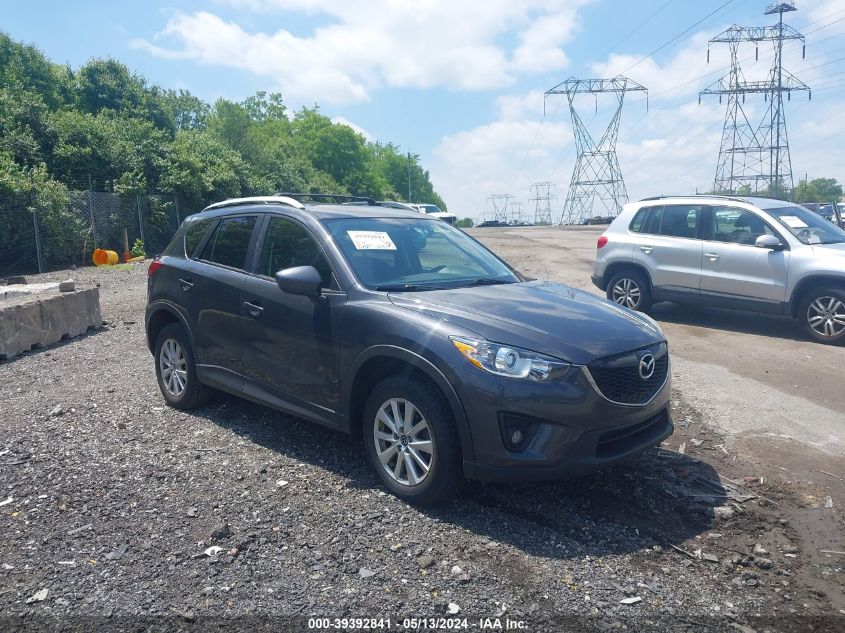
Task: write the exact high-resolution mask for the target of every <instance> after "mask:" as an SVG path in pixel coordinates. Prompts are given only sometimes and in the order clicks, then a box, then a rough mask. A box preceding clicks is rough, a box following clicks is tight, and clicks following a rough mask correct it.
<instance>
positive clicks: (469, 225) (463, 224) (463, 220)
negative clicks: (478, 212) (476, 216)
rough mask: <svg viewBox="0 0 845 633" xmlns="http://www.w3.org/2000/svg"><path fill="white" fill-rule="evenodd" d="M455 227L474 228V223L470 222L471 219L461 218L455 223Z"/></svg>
mask: <svg viewBox="0 0 845 633" xmlns="http://www.w3.org/2000/svg"><path fill="white" fill-rule="evenodd" d="M455 226H457V227H458V228H459V229H471V228H472V227H474V226H475V222H473V221H472V218H461V219H460V220H458V221H457V222H455Z"/></svg>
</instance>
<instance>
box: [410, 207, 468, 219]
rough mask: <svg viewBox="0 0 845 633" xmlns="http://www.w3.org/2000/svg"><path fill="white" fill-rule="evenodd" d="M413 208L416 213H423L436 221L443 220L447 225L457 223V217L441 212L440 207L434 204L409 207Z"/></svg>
mask: <svg viewBox="0 0 845 633" xmlns="http://www.w3.org/2000/svg"><path fill="white" fill-rule="evenodd" d="M410 206H412V207H415V208H416V209H417V211H419V212H420V213H425V214H426V215H428V216H431V217H432V218H437V219H438V220H443V221H444V222H448V223H449V224H454V223H455V222H457V221H458V216H456V215H454V214H452V213H448V212H446V211H441V210H440V207H438V206H437V205H436V204H412V205H410Z"/></svg>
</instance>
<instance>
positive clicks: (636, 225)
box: [628, 208, 648, 233]
mask: <svg viewBox="0 0 845 633" xmlns="http://www.w3.org/2000/svg"><path fill="white" fill-rule="evenodd" d="M646 215H648V208H644V209H640V210H639V211H637V213H636V215H635V216H634V219H633V220H631V224H630V225H628V228H629V229H630V230H631V231H633V232H634V233H642V231H643V223H644V222H645V216H646Z"/></svg>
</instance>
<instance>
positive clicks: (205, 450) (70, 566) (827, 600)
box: [0, 265, 845, 631]
mask: <svg viewBox="0 0 845 633" xmlns="http://www.w3.org/2000/svg"><path fill="white" fill-rule="evenodd" d="M69 274H72V275H73V276H74V277H75V279H76V280H77V283H78V284H80V285H85V284H93V283H98V284H100V291H101V303H102V312H103V318H104V319H105V320H106V321H107V325H106V326H105V327H104V329H102V330H100V331H98V332H95V333H91V334H89V335H87V336H84V337H82V338H79V339H76V340H73V341H68V342H64V343H62V344H59V345H57V346H54V347H51V348H48V349H43V350H36V351H33V352H31V353H29V354H26V355H23V356H21V357H20V358H18V359H16V360H14V361H12V362H7V363H2V364H0V385H2V423H0V614H4V615H2V616H0V618H3V620H2V622H3V624H0V626H3V628H15V627H17V628H37V627H38V626H39V625H43V626H48V625H50V623H51V622H52V623H55V622H56V621H58V622H72V621H75V622H77V623H80V624H79V626H80V627H82V628H81V629H80V630H83V629H91V628H95V626H94V625H95V624H97V623H99V624H101V625H104V626H106V627H107V628H118V627H119V626H123V625H124V624H126V623H127V622H135V623H137V622H139V620H137V619H135V618H139V617H140V618H148V620H146V622H147V623H148V624H150V623H151V626H152V625H158V626H161V627H162V628H163V630H172V629H175V628H189V629H190V628H193V629H195V630H204V629H207V628H209V627H210V624H211V623H212V622H216V623H217V624H219V623H220V622H221V621H222V622H228V623H229V624H231V625H232V626H233V627H234V628H238V627H239V626H241V625H243V623H245V622H249V623H250V624H249V628H251V629H255V628H261V626H260V625H261V624H262V623H264V622H265V620H263V619H262V618H268V617H274V618H278V619H276V620H267V622H273V623H275V626H274V630H305V629H307V628H308V618H309V617H314V616H325V617H330V618H334V617H358V618H368V617H372V618H390V619H391V626H392V628H393V629H394V630H407V628H405V627H403V619H404V618H412V617H423V616H443V617H452V618H455V619H457V620H458V622H459V623H460V622H461V620H462V618H466V619H467V620H466V624H467V626H468V627H469V628H471V629H475V630H478V629H479V628H480V625H481V624H483V623H482V622H479V620H478V618H481V617H488V616H489V617H491V618H493V617H499V618H500V622H501V623H502V626H505V619H506V618H510V620H511V621H521V622H523V624H524V628H523V629H522V630H529V631H535V630H549V631H559V630H584V629H586V628H596V629H602V630H603V629H607V628H628V629H637V630H640V629H648V628H652V629H653V630H658V629H660V630H695V631H698V630H711V629H712V630H733V629H736V630H741V631H748V630H785V631H806V630H810V629H811V627H812V628H813V630H842V627H843V626H845V598H843V581H845V574H843V565H845V555H843V554H842V552H841V551H840V552H839V553H838V554H826V553H820V552H819V551H818V550H819V549H820V547H821V546H824V544H825V543H826V542H827V541H825V540H824V539H823V538H821V537H820V536H819V533H818V531H810V532H808V531H807V530H806V529H805V528H806V523H805V522H803V521H802V520H801V517H802V516H804V515H805V514H806V512H807V511H808V509H809V508H824V506H825V505H826V503H827V502H828V500H830V497H829V496H828V495H827V494H826V491H825V490H824V489H823V488H821V487H818V486H806V485H801V484H798V483H788V482H784V481H782V480H779V479H775V478H771V477H769V476H768V474H761V471H760V470H759V469H758V468H757V467H756V466H753V465H751V464H749V463H746V462H745V461H743V458H742V457H741V456H740V455H738V454H736V453H735V452H733V451H732V450H731V449H729V448H727V447H726V446H725V442H724V441H723V440H722V438H721V436H720V435H719V434H718V433H717V432H716V431H714V430H713V427H712V426H711V425H710V424H708V423H707V422H706V419H703V418H702V412H701V411H699V410H696V409H695V408H693V407H692V406H690V405H688V404H687V401H686V400H685V397H684V394H682V393H677V394H676V399H675V409H674V411H673V416H674V418H675V420H676V423H677V424H678V430H677V432H676V434H675V435H674V436H673V437H672V438H670V440H669V441H668V443H667V444H666V445H665V446H663V447H660V448H658V449H655V450H653V451H651V452H649V453H647V454H646V455H644V456H643V457H642V459H640V460H639V461H637V462H636V463H632V464H629V465H626V466H623V467H618V468H615V469H612V470H610V471H607V472H604V473H600V474H598V475H596V476H591V477H588V478H583V479H579V480H574V481H565V482H556V483H546V484H530V485H529V484H526V485H482V484H472V485H470V486H469V487H468V488H467V490H466V491H465V492H464V493H463V494H462V495H461V496H460V497H459V498H458V499H457V500H456V501H454V502H453V503H451V504H450V505H448V506H445V507H441V508H438V509H434V510H421V509H418V508H414V507H410V506H408V505H406V504H404V503H402V502H400V501H398V500H396V499H395V498H394V497H392V496H390V495H387V494H385V492H384V491H383V490H382V488H381V487H380V485H379V484H378V481H377V478H376V476H375V474H374V473H372V472H371V470H370V467H369V466H368V464H367V463H366V462H365V459H364V455H363V447H362V446H361V445H360V444H359V443H356V442H351V441H350V440H349V439H348V438H347V437H345V436H342V435H339V434H335V433H333V432H330V431H327V430H324V429H322V428H319V427H317V426H314V425H310V424H308V423H306V422H303V421H300V420H297V419H292V418H289V417H287V416H285V415H282V414H279V413H275V412H273V411H270V410H267V409H263V408H261V407H258V406H256V405H252V404H249V403H246V402H242V401H239V400H237V399H235V398H230V397H220V398H219V399H218V400H217V401H215V402H214V403H213V404H211V405H209V406H207V407H205V408H203V409H201V410H198V411H196V412H192V413H184V412H180V411H177V410H175V409H171V408H169V407H167V406H165V405H164V403H163V400H162V398H161V396H160V394H159V391H158V386H157V384H156V380H155V375H154V371H153V364H152V358H151V356H150V354H149V352H148V350H147V348H146V344H145V339H144V332H143V309H144V304H145V287H146V286H145V282H146V267H145V266H143V265H135V266H128V267H123V268H119V269H111V270H103V269H100V270H94V269H85V270H80V271H73V272H72V273H67V272H65V273H60V274H54V275H44V276H41V277H42V278H41V279H37V278H36V280H44V279H51V278H55V279H60V278H65V277H67V276H68V275H69ZM830 474H831V476H832V477H839V476H841V471H840V472H839V473H838V474H837V473H830ZM840 481H841V480H840ZM839 485H840V486H841V483H840V484H839ZM830 503H831V504H832V500H830ZM836 512H837V508H831V509H830V513H831V515H832V516H833V517H834V518H833V523H831V524H830V526H832V527H829V528H828V529H831V530H832V531H833V534H839V538H840V542H841V534H842V533H843V530H842V528H843V524H842V521H841V518H839V515H838V514H836ZM838 549H841V548H838ZM235 616H252V617H253V618H258V619H257V620H256V619H253V620H242V619H234V620H229V619H225V618H233V617H235ZM213 617H222V618H224V619H223V620H211V619H209V618H213ZM54 618H58V620H54ZM74 618H76V620H74ZM143 621H144V620H140V622H143ZM121 623H123V624H121ZM382 623H384V622H382ZM407 624H409V625H410V624H412V623H410V622H409V623H407ZM435 624H440V623H435ZM126 626H127V627H128V626H129V625H126ZM350 628H351V627H350ZM413 628H417V629H419V628H422V625H420V624H419V623H418V626H417V627H413ZM428 628H431V627H428Z"/></svg>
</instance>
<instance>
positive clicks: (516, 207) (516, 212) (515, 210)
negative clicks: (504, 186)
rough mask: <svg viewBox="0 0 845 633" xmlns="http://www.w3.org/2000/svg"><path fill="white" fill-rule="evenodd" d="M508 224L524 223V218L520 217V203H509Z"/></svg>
mask: <svg viewBox="0 0 845 633" xmlns="http://www.w3.org/2000/svg"><path fill="white" fill-rule="evenodd" d="M510 222H511V223H513V224H521V223H524V222H525V218H523V217H522V203H521V202H511V209H510Z"/></svg>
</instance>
